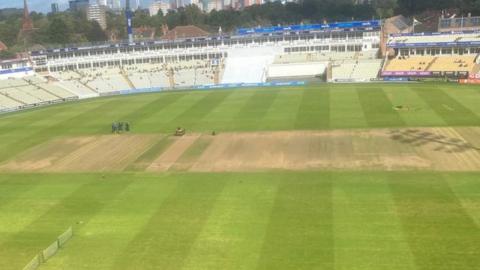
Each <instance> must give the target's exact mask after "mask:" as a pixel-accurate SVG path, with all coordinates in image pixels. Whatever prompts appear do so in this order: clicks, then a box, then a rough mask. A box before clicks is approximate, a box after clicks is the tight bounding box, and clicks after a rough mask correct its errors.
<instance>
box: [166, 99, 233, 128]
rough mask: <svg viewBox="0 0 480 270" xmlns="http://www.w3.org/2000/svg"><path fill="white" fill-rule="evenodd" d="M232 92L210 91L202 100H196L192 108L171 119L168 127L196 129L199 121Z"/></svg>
mask: <svg viewBox="0 0 480 270" xmlns="http://www.w3.org/2000/svg"><path fill="white" fill-rule="evenodd" d="M231 94H232V91H227V90H225V91H219V92H216V91H210V92H208V94H207V95H205V96H204V97H203V98H202V99H200V100H198V101H197V102H196V103H195V104H194V105H193V106H192V107H190V108H189V109H188V110H185V111H184V112H183V113H182V114H180V115H179V116H177V117H176V118H175V119H173V120H172V121H171V123H170V126H172V127H173V126H179V127H184V128H186V129H187V130H190V129H192V128H195V127H198V126H199V125H200V124H201V120H202V119H203V118H204V117H205V116H206V115H208V114H209V113H210V112H211V111H213V110H214V109H215V108H216V107H217V106H218V105H220V104H221V103H222V102H223V101H224V100H225V99H226V98H227V97H228V96H229V95H231Z"/></svg>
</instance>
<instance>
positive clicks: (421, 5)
mask: <svg viewBox="0 0 480 270" xmlns="http://www.w3.org/2000/svg"><path fill="white" fill-rule="evenodd" d="M354 2H355V1H353V0H300V1H299V2H298V3H286V4H281V3H280V2H269V3H266V4H263V5H253V6H250V7H246V8H245V9H243V10H233V9H225V10H220V11H216V10H213V11H211V12H210V13H205V12H203V11H201V10H200V9H199V8H198V7H197V6H195V5H189V6H186V7H182V8H179V9H178V10H170V11H168V13H166V14H163V13H162V12H161V11H159V13H158V14H157V15H155V16H149V14H148V10H138V11H136V12H135V13H134V18H133V25H134V27H140V26H145V27H152V28H155V29H156V35H157V36H160V35H162V26H163V25H165V24H166V25H168V27H169V28H170V29H172V28H174V27H176V26H179V25H196V26H199V27H201V28H203V29H205V30H208V31H210V32H216V31H218V29H219V27H221V28H222V30H223V32H230V31H233V30H234V29H236V28H238V27H253V26H258V25H279V24H283V25H285V24H297V23H322V22H324V21H330V22H331V21H344V20H352V19H354V20H367V19H372V18H387V17H390V16H393V15H396V14H404V15H407V16H410V15H415V14H419V13H422V12H424V11H431V10H442V9H449V8H455V9H457V10H458V11H459V12H460V13H463V14H466V13H470V12H471V13H473V14H479V13H480V0H372V1H370V3H369V4H360V5H358V4H354ZM367 2H368V1H367ZM31 17H32V19H33V22H34V25H35V28H36V30H35V31H34V32H33V33H32V35H31V37H30V39H29V43H30V44H27V45H28V46H31V45H32V44H41V45H44V46H48V45H50V44H72V43H83V42H97V41H106V40H122V39H125V38H126V30H125V28H126V26H125V18H124V15H123V14H116V13H113V12H108V13H107V29H106V30H103V29H101V27H100V25H99V24H98V23H97V22H95V21H88V20H87V19H86V16H85V14H81V13H76V12H61V13H57V14H42V13H37V12H32V13H31ZM21 20H22V10H21V9H5V10H0V40H1V41H3V42H4V43H5V44H6V45H7V46H8V47H9V48H10V52H3V53H0V57H3V58H5V57H10V56H12V53H11V52H18V51H22V50H24V49H25V48H24V47H23V46H24V45H25V44H24V42H23V41H22V40H20V39H19V38H18V33H19V31H20V28H21V23H22V22H21Z"/></svg>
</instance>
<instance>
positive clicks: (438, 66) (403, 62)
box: [385, 55, 476, 71]
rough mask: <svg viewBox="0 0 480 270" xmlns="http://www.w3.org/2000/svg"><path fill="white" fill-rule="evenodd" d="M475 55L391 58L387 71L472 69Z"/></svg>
mask: <svg viewBox="0 0 480 270" xmlns="http://www.w3.org/2000/svg"><path fill="white" fill-rule="evenodd" d="M475 66H476V63H475V56H473V55H469V56H445V55H439V56H436V57H433V56H415V57H400V58H395V59H392V60H390V62H389V63H388V64H387V66H386V68H385V71H472V70H473V69H474V67H475Z"/></svg>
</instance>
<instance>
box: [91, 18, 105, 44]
mask: <svg viewBox="0 0 480 270" xmlns="http://www.w3.org/2000/svg"><path fill="white" fill-rule="evenodd" d="M86 37H87V39H88V41H91V42H96V41H105V40H107V35H106V34H105V32H104V31H103V29H102V27H101V26H100V24H98V22H97V21H90V25H89V29H88V31H87V32H86Z"/></svg>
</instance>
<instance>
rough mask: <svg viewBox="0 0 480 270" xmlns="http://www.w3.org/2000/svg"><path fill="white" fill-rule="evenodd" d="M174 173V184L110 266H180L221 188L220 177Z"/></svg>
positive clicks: (122, 267)
mask: <svg viewBox="0 0 480 270" xmlns="http://www.w3.org/2000/svg"><path fill="white" fill-rule="evenodd" d="M204 176H205V178H203V179H202V176H201V175H199V176H198V178H196V177H188V176H186V175H178V176H177V181H178V184H177V187H176V188H175V189H174V190H173V191H172V193H171V194H170V195H169V196H168V198H167V199H166V200H165V201H163V203H161V204H160V205H159V206H158V209H157V210H156V211H155V213H154V214H153V215H152V216H151V218H150V219H149V221H148V222H147V223H146V224H145V226H144V227H143V228H142V230H141V231H140V232H139V233H138V234H137V235H136V237H135V238H134V239H133V240H132V241H131V242H130V243H129V244H128V246H127V247H126V248H125V250H124V251H123V253H122V255H121V256H119V257H117V261H116V263H115V264H114V267H113V269H134V268H136V267H138V266H139V265H151V266H155V268H156V269H181V268H182V265H183V262H184V260H185V259H186V258H187V256H188V254H189V252H190V250H191V247H192V245H193V243H194V242H195V240H196V238H197V237H198V235H199V233H200V231H201V230H202V228H203V226H204V224H205V222H206V221H207V219H208V217H209V215H210V212H211V210H212V208H213V207H214V205H215V203H216V202H217V198H218V196H219V195H220V193H221V192H222V190H223V187H224V185H225V181H224V180H223V178H222V177H217V176H214V175H209V174H205V175H204Z"/></svg>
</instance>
